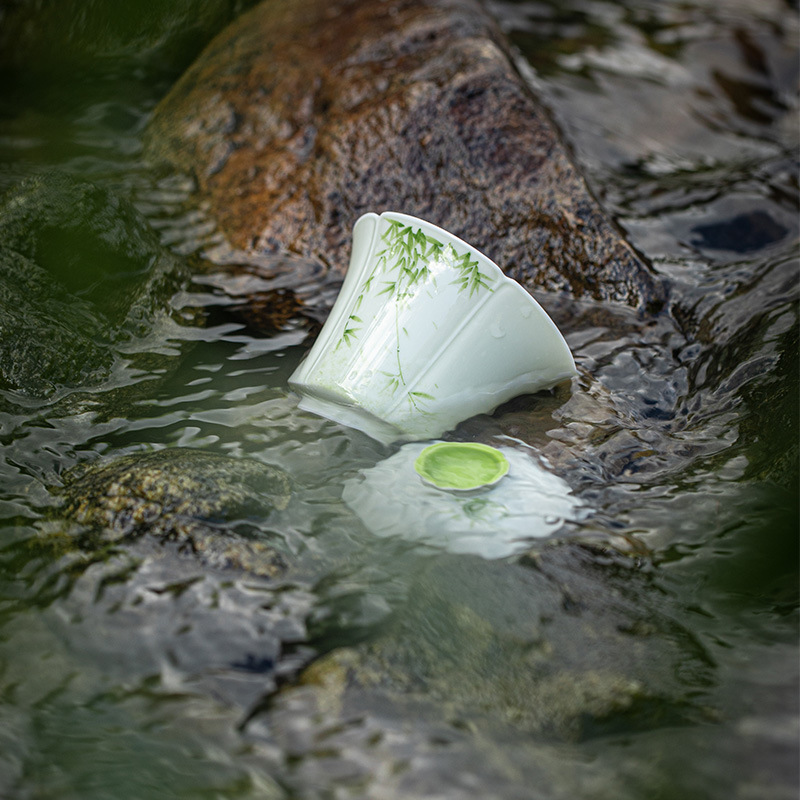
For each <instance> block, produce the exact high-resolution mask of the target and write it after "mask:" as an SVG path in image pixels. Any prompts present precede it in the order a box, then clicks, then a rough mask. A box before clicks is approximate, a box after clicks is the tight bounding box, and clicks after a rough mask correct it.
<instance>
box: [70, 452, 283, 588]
mask: <svg viewBox="0 0 800 800" xmlns="http://www.w3.org/2000/svg"><path fill="white" fill-rule="evenodd" d="M62 494H63V497H64V501H65V502H64V506H63V508H62V510H61V513H62V514H63V515H64V516H66V517H67V518H70V519H73V520H75V521H76V522H78V523H80V524H81V525H84V526H87V527H88V528H89V529H91V530H99V531H100V532H101V539H102V540H103V541H124V540H132V539H135V538H137V537H140V536H142V535H144V534H149V535H152V536H155V537H157V538H160V539H162V540H167V541H177V542H178V543H179V544H181V545H184V546H186V547H188V548H190V549H191V550H192V551H194V552H196V553H198V554H199V555H200V556H201V557H202V558H203V559H204V560H206V561H208V562H209V563H211V564H212V565H214V566H231V567H235V568H239V569H243V570H247V571H250V572H253V573H255V574H261V575H275V574H278V573H279V572H281V571H282V570H283V568H284V566H285V565H284V562H283V560H282V558H281V556H280V554H279V553H278V552H277V551H276V550H275V549H274V548H273V547H272V546H271V545H269V544H267V543H266V542H264V541H261V540H258V539H256V538H253V537H252V536H250V537H248V536H246V535H242V534H241V533H238V534H237V533H235V529H236V528H240V529H241V528H242V527H245V528H246V527H247V524H248V523H250V525H251V527H252V524H253V522H255V523H256V528H257V523H258V521H259V520H263V519H265V518H266V517H267V516H269V514H270V513H271V512H272V511H273V510H275V509H283V508H285V507H286V505H287V503H288V502H289V497H290V484H289V479H288V478H287V476H286V474H285V473H284V472H283V471H282V470H280V469H278V468H277V467H273V466H269V465H267V464H262V463H261V462H258V461H254V460H252V459H235V458H229V457H227V456H223V455H220V454H217V453H208V452H204V451H201V450H190V449H185V448H170V449H167V450H160V451H157V452H154V453H145V454H133V455H128V456H123V457H121V458H119V459H116V460H115V461H112V462H111V463H108V464H102V465H100V466H97V467H90V468H88V470H85V471H84V470H80V471H79V472H76V473H68V474H67V475H65V486H64V489H63V490H62Z"/></svg>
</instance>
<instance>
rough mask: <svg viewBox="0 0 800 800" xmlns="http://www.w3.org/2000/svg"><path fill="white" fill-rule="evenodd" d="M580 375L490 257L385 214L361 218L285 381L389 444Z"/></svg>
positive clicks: (529, 301)
mask: <svg viewBox="0 0 800 800" xmlns="http://www.w3.org/2000/svg"><path fill="white" fill-rule="evenodd" d="M575 374H576V372H575V362H574V361H573V358H572V354H571V353H570V350H569V347H568V346H567V343H566V342H565V341H564V337H563V336H562V335H561V333H560V332H559V330H558V328H557V327H556V325H555V323H554V322H553V321H552V320H551V319H550V317H549V316H548V315H547V313H546V312H545V311H544V309H542V307H541V306H540V305H539V304H538V303H537V302H536V300H534V298H533V297H531V295H530V294H528V292H527V291H526V290H525V289H523V288H522V286H520V285H519V284H518V283H517V282H516V281H514V280H512V279H511V278H509V277H507V276H506V275H504V274H503V272H502V271H501V270H500V268H499V267H498V266H497V265H496V264H495V263H494V262H492V261H491V260H490V259H489V258H487V257H486V256H485V255H483V253H481V252H479V251H478V250H476V249H475V248H474V247H471V246H470V245H468V244H467V243H466V242H463V241H462V240H461V239H459V238H458V237H456V236H453V235H452V234H450V233H448V232H447V231H444V230H442V229H441V228H438V227H437V226H435V225H432V224H431V223H429V222H426V221H424V220H421V219H417V218H416V217H412V216H409V215H407V214H400V213H395V212H385V213H383V214H381V215H380V216H379V215H377V214H373V213H368V214H365V215H364V216H362V217H361V218H360V219H359V220H358V221H357V222H356V224H355V226H354V228H353V247H352V252H351V258H350V266H349V268H348V271H347V274H346V276H345V279H344V282H343V284H342V288H341V291H340V293H339V296H338V297H337V299H336V302H335V304H334V307H333V309H332V311H331V314H330V317H329V318H328V320H327V321H326V323H325V325H324V326H323V328H322V331H321V332H320V334H319V337H318V338H317V340H316V342H315V343H314V345H313V347H312V348H311V350H310V351H309V353H308V354H307V355H306V357H305V359H304V360H303V362H302V363H301V364H300V365H299V366H298V368H297V369H296V370H295V372H294V373H293V374H292V376H291V378H290V379H289V385H290V387H291V388H292V389H294V390H295V391H296V392H297V394H298V395H299V396H300V400H299V407H300V408H301V409H303V410H306V411H311V412H314V413H316V414H318V415H320V416H322V417H326V418H328V419H331V420H334V421H336V422H339V423H342V424H344V425H347V426H349V427H352V428H357V429H359V430H362V431H364V432H365V433H367V434H368V435H370V436H372V437H373V438H375V439H377V440H379V441H381V442H384V443H391V442H397V441H413V440H421V439H432V438H436V437H438V436H441V434H442V433H444V432H445V431H448V430H450V429H452V428H454V427H455V426H456V425H457V424H458V423H459V422H461V421H463V420H465V419H467V418H469V417H471V416H474V415H475V414H479V413H490V412H492V411H493V410H494V409H495V408H496V407H497V406H499V405H500V404H501V403H504V402H506V401H507V400H510V399H511V398H513V397H516V396H517V395H520V394H526V393H530V392H536V391H539V390H541V389H549V388H551V387H553V386H555V385H556V384H558V383H560V382H561V381H563V380H565V379H568V378H570V377H572V376H573V375H575Z"/></svg>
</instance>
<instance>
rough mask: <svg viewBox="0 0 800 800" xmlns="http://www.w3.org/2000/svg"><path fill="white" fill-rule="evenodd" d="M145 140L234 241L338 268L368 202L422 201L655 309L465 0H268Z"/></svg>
mask: <svg viewBox="0 0 800 800" xmlns="http://www.w3.org/2000/svg"><path fill="white" fill-rule="evenodd" d="M147 148H148V153H149V156H150V158H151V159H152V160H154V161H161V162H163V161H166V162H167V163H168V164H170V165H172V166H173V167H177V168H179V169H182V170H184V171H187V172H190V173H193V175H194V176H195V178H196V181H197V190H198V193H199V194H200V195H201V197H202V198H204V199H207V200H208V202H209V204H210V208H211V211H212V213H213V215H214V216H215V218H216V220H217V221H218V224H219V225H220V227H221V229H222V230H223V232H224V233H225V234H226V235H227V237H228V239H229V241H230V243H231V244H232V245H233V246H234V247H237V248H240V249H243V250H255V251H259V252H261V253H264V252H279V251H289V252H293V253H297V254H299V255H302V256H303V257H305V258H312V259H315V260H318V261H320V262H321V263H323V264H324V265H326V266H327V267H329V268H330V269H331V271H332V277H335V276H337V275H340V274H341V273H343V272H344V270H345V269H346V265H347V258H348V253H349V247H348V242H349V236H350V231H351V227H352V225H353V223H354V222H355V220H356V219H357V218H358V217H359V215H361V214H362V213H364V212H365V211H368V210H371V211H377V212H380V211H384V210H390V209H391V210H397V211H404V212H406V213H410V214H415V215H418V216H422V217H425V218H426V219H429V220H430V221H432V222H435V223H437V224H439V225H441V226H442V227H444V228H446V229H448V230H451V231H452V232H454V233H456V234H457V235H459V236H461V237H462V238H464V239H466V240H467V241H469V242H471V243H472V244H474V245H475V246H477V247H478V248H480V249H481V250H483V251H484V252H486V253H487V255H489V256H490V257H491V258H493V259H494V260H495V261H497V262H498V263H499V264H500V265H501V266H502V267H503V269H504V270H505V271H506V272H507V273H508V274H510V275H512V276H513V277H515V278H517V279H518V280H520V281H521V282H522V283H524V284H525V285H526V286H528V287H529V288H532V287H542V288H546V289H549V290H556V291H561V290H566V291H569V292H571V293H572V294H573V295H575V296H591V297H594V298H597V299H603V300H618V301H623V302H626V303H629V304H631V305H635V306H638V307H643V308H649V309H651V310H652V309H654V308H657V307H658V305H659V304H660V302H661V299H662V294H663V292H662V287H661V286H660V284H658V282H657V281H656V280H654V278H653V276H652V274H651V272H650V271H649V270H648V268H647V267H646V266H644V265H643V264H642V263H641V261H640V260H639V259H638V258H637V257H636V256H635V255H634V254H633V252H632V251H631V249H630V248H629V247H628V246H627V244H626V243H625V242H623V241H622V239H621V238H620V236H619V235H618V233H617V231H616V230H615V229H614V227H613V226H612V225H611V224H610V223H609V221H608V219H607V218H606V217H605V216H604V215H603V213H602V211H601V210H600V209H599V207H598V205H597V203H596V202H595V201H594V199H593V198H592V197H591V195H590V194H589V192H588V190H587V188H586V186H585V184H584V182H583V180H582V178H581V177H580V175H579V174H578V173H577V171H576V169H575V167H574V166H573V164H572V163H571V162H570V160H569V157H568V155H567V151H566V149H565V147H564V146H563V144H562V143H561V142H560V141H559V138H558V136H557V133H556V131H555V130H554V128H553V126H552V124H551V123H550V122H549V120H548V118H547V116H546V114H545V112H544V111H543V109H542V108H541V107H540V106H539V105H538V104H537V102H536V101H535V99H534V98H533V97H532V95H531V94H530V92H529V91H528V88H527V86H526V85H525V84H524V82H523V81H522V80H521V78H520V77H519V75H518V74H517V72H516V71H515V69H514V67H513V65H512V61H511V59H510V58H509V54H508V52H507V50H506V45H505V42H504V40H503V37H502V35H501V34H500V33H499V31H498V30H497V29H496V27H495V26H494V24H493V23H492V21H491V19H490V18H488V17H487V15H486V13H485V12H484V11H483V10H482V9H481V8H480V7H479V6H478V5H477V4H476V3H474V2H471V0H422V1H420V0H389V1H388V2H386V1H381V0H340V2H338V3H333V4H332V3H331V2H329V0H269V1H268V2H264V3H262V4H261V5H259V6H257V7H256V8H254V9H252V10H251V11H249V12H247V13H245V14H244V15H242V16H241V17H240V18H239V19H238V20H237V21H236V22H235V23H233V24H232V25H231V26H230V27H229V28H227V29H226V30H225V31H223V32H222V33H221V34H220V35H219V36H218V37H217V38H216V39H215V40H214V41H213V42H212V43H211V44H210V45H209V46H208V47H207V48H206V50H205V52H204V53H203V54H202V55H201V57H200V58H199V59H198V60H197V61H196V62H195V64H194V65H193V66H192V67H191V68H190V69H189V70H188V71H187V72H186V73H185V74H184V75H183V77H182V78H181V79H180V80H179V81H178V83H177V84H176V85H175V86H174V88H173V89H172V91H171V92H170V93H169V94H168V95H167V96H166V97H165V98H164V100H163V101H162V102H161V104H160V106H159V107H158V108H157V109H156V112H155V115H154V117H153V120H152V123H151V125H150V129H149V132H148V136H147Z"/></svg>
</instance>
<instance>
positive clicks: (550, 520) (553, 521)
mask: <svg viewBox="0 0 800 800" xmlns="http://www.w3.org/2000/svg"><path fill="white" fill-rule="evenodd" d="M559 522H561V517H556V516H554V515H553V514H547V515H546V516H545V518H544V524H545V525H558V523H559Z"/></svg>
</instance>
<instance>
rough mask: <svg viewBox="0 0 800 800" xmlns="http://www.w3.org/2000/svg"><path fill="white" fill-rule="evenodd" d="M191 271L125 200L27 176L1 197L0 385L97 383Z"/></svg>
mask: <svg viewBox="0 0 800 800" xmlns="http://www.w3.org/2000/svg"><path fill="white" fill-rule="evenodd" d="M187 277H188V270H187V268H186V265H185V263H184V262H183V261H182V260H181V259H180V258H178V257H176V256H174V255H173V254H172V253H170V251H169V250H167V249H166V248H165V247H163V246H162V245H161V244H160V242H159V240H158V234H156V233H155V231H153V230H152V228H150V226H149V225H148V223H147V221H146V220H145V219H144V217H143V216H142V215H141V214H140V213H139V212H138V211H137V210H136V209H135V208H134V207H133V206H132V205H131V204H130V203H129V202H127V201H126V200H124V199H123V198H121V197H119V196H117V195H115V194H114V193H112V192H110V191H108V190H107V189H103V188H101V187H99V186H96V185H94V184H91V183H86V182H83V181H78V180H75V179H74V178H72V177H70V176H68V175H66V174H63V173H57V172H51V173H45V174H42V175H39V176H36V177H32V178H28V179H26V180H24V181H21V182H20V183H18V184H17V185H15V186H13V187H12V188H11V189H10V190H9V191H8V192H6V194H5V195H3V197H2V198H0V389H10V390H12V391H15V392H18V393H20V394H22V395H28V396H34V397H52V396H54V395H55V394H56V393H57V392H58V391H59V390H60V389H62V388H76V387H83V386H89V385H96V384H97V383H99V382H100V381H102V380H103V379H104V378H105V377H107V375H108V373H109V370H110V368H111V365H112V363H113V360H114V347H113V345H114V343H115V342H120V341H124V340H126V339H130V338H131V337H132V336H144V335H147V333H148V332H149V331H150V330H151V329H152V326H153V320H154V318H155V316H156V314H157V313H159V312H164V311H165V310H166V309H167V308H168V300H169V298H170V297H171V296H172V294H173V293H174V292H175V291H176V290H177V288H178V287H179V286H180V285H181V282H182V281H183V280H185V279H186V278H187Z"/></svg>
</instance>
